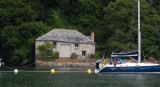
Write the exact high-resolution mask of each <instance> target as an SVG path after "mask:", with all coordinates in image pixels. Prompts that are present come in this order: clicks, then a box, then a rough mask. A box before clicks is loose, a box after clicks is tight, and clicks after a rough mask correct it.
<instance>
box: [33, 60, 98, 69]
mask: <svg viewBox="0 0 160 87" xmlns="http://www.w3.org/2000/svg"><path fill="white" fill-rule="evenodd" d="M95 65H96V62H95V61H91V62H87V61H86V62H78V61H74V62H73V61H65V62H62V61H40V60H36V67H95Z"/></svg>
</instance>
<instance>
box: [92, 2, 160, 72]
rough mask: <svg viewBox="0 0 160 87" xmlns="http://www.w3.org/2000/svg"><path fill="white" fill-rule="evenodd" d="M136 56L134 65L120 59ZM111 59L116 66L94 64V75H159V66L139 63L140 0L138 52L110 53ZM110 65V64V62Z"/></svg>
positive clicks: (99, 62) (100, 61) (99, 61)
mask: <svg viewBox="0 0 160 87" xmlns="http://www.w3.org/2000/svg"><path fill="white" fill-rule="evenodd" d="M131 56H138V61H136V60H134V61H136V63H131V62H125V61H124V60H123V59H122V58H120V57H130V58H132V57H131ZM111 57H112V58H115V59H116V60H117V64H116V66H114V65H113V64H108V63H106V64H105V63H103V61H102V60H98V61H97V62H96V69H95V73H160V65H159V64H155V63H142V62H141V31H140V0H138V50H132V51H128V52H124V53H112V55H111ZM111 63H112V62H111Z"/></svg>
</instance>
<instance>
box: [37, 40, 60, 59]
mask: <svg viewBox="0 0 160 87" xmlns="http://www.w3.org/2000/svg"><path fill="white" fill-rule="evenodd" d="M53 48H55V45H54V44H52V43H50V42H49V41H45V42H44V43H43V44H42V45H40V46H38V47H37V49H38V50H39V51H40V54H41V56H42V58H52V59H54V60H55V59H56V58H57V56H56V54H55V53H54V52H53Z"/></svg>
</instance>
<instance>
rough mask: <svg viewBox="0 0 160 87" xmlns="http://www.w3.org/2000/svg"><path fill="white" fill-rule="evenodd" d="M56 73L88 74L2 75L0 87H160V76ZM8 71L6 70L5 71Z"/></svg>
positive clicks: (33, 69) (28, 69) (24, 73)
mask: <svg viewBox="0 0 160 87" xmlns="http://www.w3.org/2000/svg"><path fill="white" fill-rule="evenodd" d="M18 69H19V70H23V71H50V70H51V69H52V68H32V67H28V68H18ZM54 69H55V70H56V71H78V70H79V71H86V72H67V73H65V72H61V73H59V72H56V73H55V74H51V73H50V72H19V73H18V74H16V75H15V74H14V73H13V72H2V73H0V87H8V86H11V87H17V86H19V87H24V86H25V87H27V86H28V87H159V85H160V83H159V81H160V75H153V74H88V73H87V68H75V69H73V68H57V69H56V68H54ZM4 70H6V69H4Z"/></svg>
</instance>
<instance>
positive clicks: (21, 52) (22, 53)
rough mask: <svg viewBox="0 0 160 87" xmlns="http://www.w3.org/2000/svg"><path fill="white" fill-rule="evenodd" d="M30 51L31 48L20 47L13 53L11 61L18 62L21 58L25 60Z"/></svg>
mask: <svg viewBox="0 0 160 87" xmlns="http://www.w3.org/2000/svg"><path fill="white" fill-rule="evenodd" d="M28 53H29V50H28V49H26V48H25V47H21V48H19V49H15V50H14V51H13V55H12V57H11V59H10V62H17V61H20V60H24V59H25V58H27V57H28V56H27V55H28Z"/></svg>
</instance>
